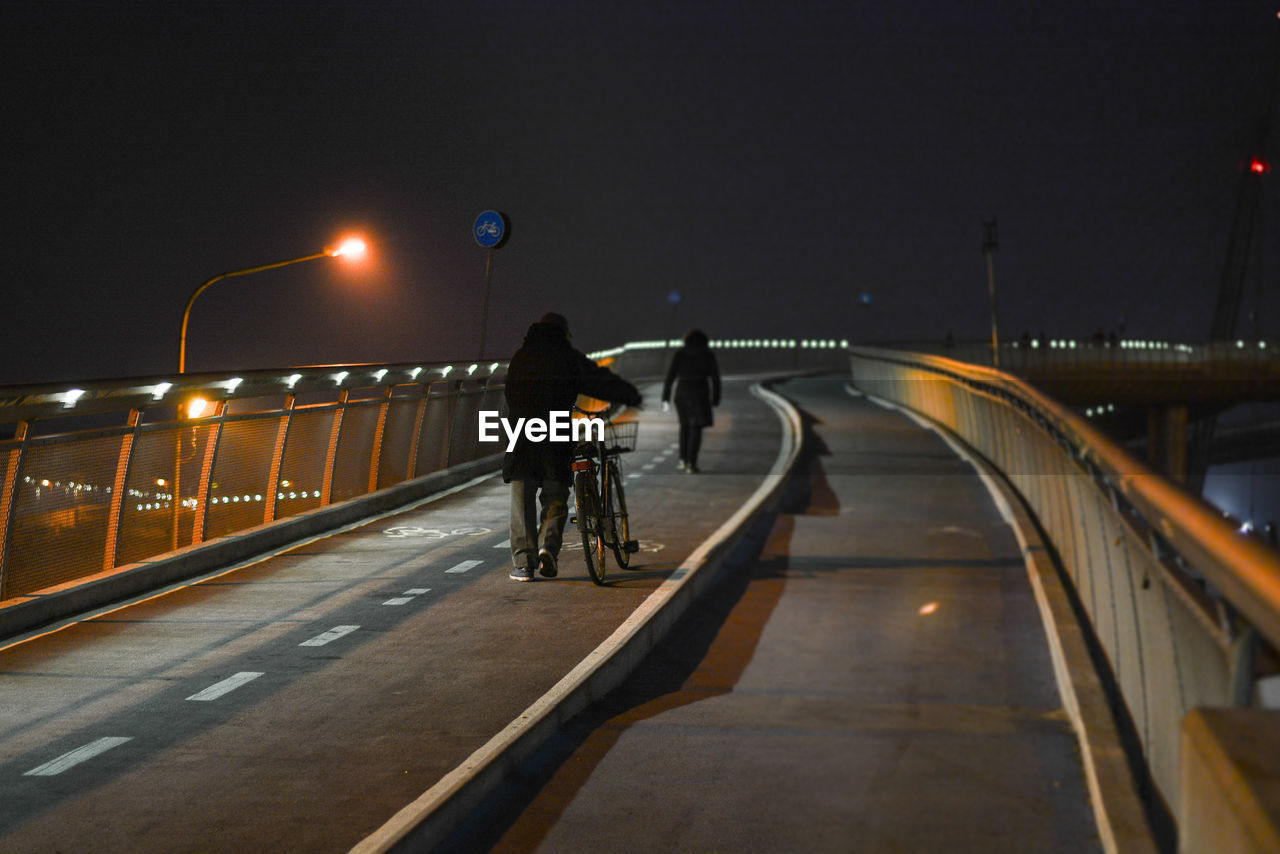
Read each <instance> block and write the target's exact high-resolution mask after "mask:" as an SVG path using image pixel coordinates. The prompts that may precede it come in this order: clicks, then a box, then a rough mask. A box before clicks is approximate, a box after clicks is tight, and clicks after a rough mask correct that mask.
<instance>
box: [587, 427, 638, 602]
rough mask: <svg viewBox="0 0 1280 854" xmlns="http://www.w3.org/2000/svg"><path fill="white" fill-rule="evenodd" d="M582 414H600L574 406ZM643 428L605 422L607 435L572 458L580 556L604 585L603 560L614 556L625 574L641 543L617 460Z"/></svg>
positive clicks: (592, 573) (590, 442)
mask: <svg viewBox="0 0 1280 854" xmlns="http://www.w3.org/2000/svg"><path fill="white" fill-rule="evenodd" d="M574 411H575V412H580V413H582V414H583V415H588V416H592V415H598V413H590V412H586V411H585V410H582V409H579V408H578V407H576V406H575V407H574ZM638 429H639V424H637V423H636V422H634V421H631V422H627V423H624V424H610V423H606V424H605V428H604V435H603V436H602V437H599V438H591V439H589V440H586V441H582V442H579V443H578V446H577V447H576V448H575V449H574V459H573V500H574V504H575V512H576V515H575V518H574V521H575V522H576V523H577V525H578V530H579V531H580V532H581V533H582V551H583V554H584V555H585V556H586V560H587V574H589V575H590V576H591V580H592V581H594V582H595V583H596V584H599V585H603V584H604V577H605V558H606V556H607V553H608V551H612V552H613V556H614V559H615V560H616V561H617V562H618V566H620V567H621V568H623V569H626V568H627V566H628V565H629V564H630V563H631V556H632V555H633V554H635V553H636V552H638V551H639V550H640V543H639V541H637V540H633V539H631V523H630V520H629V519H628V516H627V495H626V492H625V491H624V490H623V488H622V464H621V461H620V460H619V459H618V458H619V455H621V454H623V453H625V452H627V451H634V450H635V448H636V432H637V430H638Z"/></svg>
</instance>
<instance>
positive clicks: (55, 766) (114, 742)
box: [22, 735, 133, 777]
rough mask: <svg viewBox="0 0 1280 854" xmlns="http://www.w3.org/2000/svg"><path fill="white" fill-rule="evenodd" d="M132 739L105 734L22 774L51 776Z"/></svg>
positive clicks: (26, 775) (25, 775)
mask: <svg viewBox="0 0 1280 854" xmlns="http://www.w3.org/2000/svg"><path fill="white" fill-rule="evenodd" d="M132 740H133V737H132V736H120V735H116V736H106V737H103V738H99V739H97V740H96V741H91V742H89V743H88V744H86V745H84V746H83V747H77V748H76V749H75V750H71V751H68V752H66V753H64V754H62V755H61V756H59V757H58V758H57V759H51V760H50V761H48V762H46V763H44V764H43V765H38V766H36V767H35V768H32V769H31V770H30V771H28V772H26V773H25V774H23V775H22V776H24V777H53V776H56V775H58V774H61V773H62V772H63V771H66V770H67V769H69V768H74V767H75V766H77V765H79V764H80V763H81V762H87V761H88V760H90V759H92V758H94V757H95V756H99V755H101V754H103V753H106V752H107V751H108V750H111V749H112V748H114V747H119V746H120V745H122V744H124V743H125V742H126V741H132Z"/></svg>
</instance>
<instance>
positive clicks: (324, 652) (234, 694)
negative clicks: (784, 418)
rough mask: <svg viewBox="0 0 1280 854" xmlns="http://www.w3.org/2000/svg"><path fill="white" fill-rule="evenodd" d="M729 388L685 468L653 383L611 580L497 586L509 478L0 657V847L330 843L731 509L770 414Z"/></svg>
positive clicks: (343, 847)
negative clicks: (626, 566) (622, 555)
mask: <svg viewBox="0 0 1280 854" xmlns="http://www.w3.org/2000/svg"><path fill="white" fill-rule="evenodd" d="M748 386H749V382H748V381H747V380H745V379H731V380H729V381H728V382H727V383H726V392H725V396H724V405H723V406H722V407H721V409H719V410H717V424H716V426H715V427H714V428H713V429H712V430H709V431H708V433H707V438H706V442H705V446H704V449H703V453H702V458H701V460H700V462H701V465H702V469H703V470H704V473H703V474H699V475H687V474H684V473H680V472H678V471H677V470H676V457H675V454H674V450H673V448H674V443H675V441H676V425H675V420H674V417H673V416H672V415H665V414H663V413H661V411H660V408H659V407H658V404H657V400H656V396H655V391H656V389H655V388H654V387H653V386H649V387H648V388H646V389H645V391H646V393H647V408H646V409H645V410H644V411H642V412H640V413H639V414H638V419H639V420H640V422H641V426H640V431H639V437H640V439H639V442H640V444H639V447H638V449H637V450H636V451H635V452H634V453H632V454H629V455H627V456H626V457H625V458H624V469H625V471H626V472H627V479H626V489H627V497H628V504H629V507H630V510H631V516H632V531H633V535H634V536H636V537H638V539H639V540H640V542H641V551H640V552H639V553H638V554H637V555H635V556H634V558H633V563H632V570H631V571H625V572H624V571H620V570H617V569H616V568H613V569H612V576H611V579H610V583H609V585H608V586H607V587H598V586H596V585H593V584H592V583H591V581H590V580H589V578H588V577H587V575H586V571H585V566H584V565H583V563H582V555H581V545H580V540H579V539H578V538H577V536H576V529H575V528H574V527H573V526H572V525H571V526H570V527H569V529H568V530H567V532H566V542H567V543H568V544H570V545H569V547H567V548H566V551H565V553H564V554H563V555H562V560H561V572H560V575H559V577H558V578H556V579H554V580H539V581H537V582H535V583H516V582H513V581H511V580H510V579H509V578H508V577H507V573H508V570H509V567H510V555H509V552H508V551H507V548H506V543H507V541H508V530H507V524H508V497H507V488H506V486H505V485H504V484H503V483H502V482H501V479H500V478H499V477H496V476H495V477H489V478H485V479H481V480H479V481H477V482H474V483H472V484H470V485H467V486H465V487H464V488H459V489H456V490H454V491H451V492H449V493H447V494H444V495H442V496H438V497H435V498H433V499H431V500H428V501H426V502H422V503H419V504H417V505H415V506H413V507H411V508H407V509H404V510H401V511H397V512H395V513H392V514H388V515H385V516H382V517H379V518H377V519H374V520H371V521H368V522H366V523H363V524H360V525H356V526H352V527H349V528H347V529H345V530H342V531H340V532H337V533H334V534H331V535H328V536H324V537H319V538H315V539H312V540H310V541H307V542H305V543H301V544H297V545H295V546H293V547H290V548H287V549H283V550H280V551H278V552H276V553H273V554H271V555H266V556H262V557H260V558H258V559H254V560H252V561H246V562H245V563H243V564H241V565H237V566H235V567H230V568H227V569H226V570H224V571H220V572H219V573H216V574H212V575H210V576H207V577H205V578H203V579H201V580H198V581H195V582H191V583H187V584H183V585H180V586H177V587H175V588H173V589H171V590H168V591H165V592H163V593H160V594H157V595H154V596H151V597H147V598H144V599H142V600H140V601H137V602H134V603H130V604H127V605H125V606H121V607H117V608H114V609H110V610H103V611H100V612H96V613H94V614H90V615H85V616H84V617H83V618H81V619H78V620H75V621H73V622H71V623H70V624H68V625H66V626H63V627H60V628H58V629H56V630H52V631H49V632H46V633H43V634H40V635H37V636H33V637H28V638H22V639H18V640H16V641H13V642H10V643H9V644H8V645H7V646H5V647H4V648H3V649H0V697H3V700H2V701H0V851H21V852H44V851H49V852H54V851H95V852H112V851H129V852H146V851H165V852H171V851H200V852H216V851H236V852H244V851H317V852H327V851H347V850H349V849H350V848H351V847H352V846H353V845H354V844H356V843H357V842H359V841H360V840H362V839H364V838H365V837H366V836H367V835H369V834H370V833H373V832H374V831H376V830H377V829H378V828H379V827H381V826H382V825H383V824H384V823H385V822H386V821H387V820H388V819H389V818H390V817H391V816H393V815H394V814H395V813H396V812H397V811H398V810H399V809H401V808H402V807H404V806H405V805H406V804H408V803H410V802H412V801H413V800H414V799H415V798H417V797H418V796H419V795H420V794H421V793H422V792H424V791H426V790H427V789H428V788H430V787H431V786H432V785H433V784H434V783H435V782H436V781H438V780H439V779H440V778H441V777H442V776H444V775H445V774H447V773H448V772H449V771H450V770H452V769H453V768H455V767H456V766H457V765H458V763H460V762H461V761H463V760H464V759H465V758H466V757H468V756H469V755H471V753H472V752H473V751H474V750H476V749H477V748H478V747H480V746H481V745H483V744H485V743H486V742H487V741H488V740H489V739H490V738H491V737H492V736H493V735H494V734H495V733H496V732H498V731H500V730H501V729H502V728H503V727H505V726H506V725H508V724H509V723H510V722H511V721H512V720H513V719H515V718H516V717H517V716H518V715H519V714H520V713H521V711H522V710H524V709H526V708H527V707H528V706H529V705H530V704H531V703H532V702H534V701H535V700H536V699H537V698H539V697H541V696H542V695H543V694H544V693H545V692H546V691H547V690H548V689H549V688H550V687H551V686H553V685H554V684H555V683H556V682H557V681H558V680H559V679H560V678H561V677H562V676H564V674H565V673H567V672H568V671H569V670H570V669H572V668H573V667H574V666H575V665H576V664H577V663H578V662H579V661H581V660H582V659H583V658H584V656H586V655H587V654H588V653H590V652H591V651H592V650H593V649H595V648H596V647H597V645H599V644H600V643H601V641H602V640H604V639H605V638H607V637H608V636H609V635H610V634H611V633H612V632H613V631H614V630H615V629H616V628H617V627H618V626H619V624H621V623H622V622H623V621H624V620H625V619H626V618H627V616H628V615H630V614H631V613H632V612H633V611H634V610H635V609H636V608H637V607H638V606H639V605H640V604H641V603H643V602H644V600H645V598H646V597H647V596H648V595H649V594H650V593H651V592H652V591H653V590H655V589H656V588H657V587H658V586H659V585H660V584H662V582H663V581H664V580H665V579H666V578H667V577H669V576H670V575H671V574H672V573H673V571H674V570H675V569H676V568H677V567H679V566H680V564H681V563H682V562H683V561H684V560H685V559H686V558H687V557H688V556H689V555H690V554H691V553H693V552H694V551H695V550H696V548H697V547H698V545H699V544H701V543H702V542H703V541H704V540H705V539H706V538H707V537H708V536H710V535H711V534H712V533H713V532H714V531H716V530H717V528H719V527H720V526H721V525H722V524H723V523H724V522H725V520H727V519H729V518H730V517H732V516H733V515H734V513H735V512H736V511H737V510H738V509H739V507H741V506H742V504H743V502H744V501H746V500H747V499H748V498H749V497H750V496H751V495H752V494H753V492H754V491H755V490H756V489H757V487H758V486H759V485H760V483H761V482H762V480H763V478H764V475H765V474H766V473H767V472H768V471H769V469H770V466H771V465H772V464H773V462H774V460H775V458H776V456H777V454H778V448H779V445H780V442H781V438H782V425H781V423H780V422H779V419H778V417H777V416H776V415H775V414H774V412H773V411H772V410H771V409H770V408H769V407H768V406H767V405H766V404H765V403H763V402H762V401H760V400H758V399H756V398H754V397H752V396H751V395H750V394H748Z"/></svg>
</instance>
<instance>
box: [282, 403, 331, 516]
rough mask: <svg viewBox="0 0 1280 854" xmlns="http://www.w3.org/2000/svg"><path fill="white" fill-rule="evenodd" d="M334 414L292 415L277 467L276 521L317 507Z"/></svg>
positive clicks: (302, 411)
mask: <svg viewBox="0 0 1280 854" xmlns="http://www.w3.org/2000/svg"><path fill="white" fill-rule="evenodd" d="M337 414H338V413H337V410H336V409H319V410H307V409H299V410H295V411H294V413H293V418H292V419H291V420H290V421H289V435H288V437H287V438H286V439H285V446H284V459H283V460H282V461H281V463H280V489H279V491H278V492H277V493H276V518H281V517H284V516H292V515H293V514H295V513H302V512H304V511H306V510H311V509H314V508H316V507H319V506H320V494H321V493H320V491H321V489H322V488H323V486H324V466H325V458H326V457H327V456H328V453H329V437H330V435H331V434H332V431H333V419H334V418H335V417H336V416H337Z"/></svg>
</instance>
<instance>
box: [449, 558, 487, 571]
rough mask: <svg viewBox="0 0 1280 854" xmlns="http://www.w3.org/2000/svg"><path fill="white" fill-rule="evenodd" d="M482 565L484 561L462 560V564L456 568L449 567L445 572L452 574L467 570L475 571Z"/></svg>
mask: <svg viewBox="0 0 1280 854" xmlns="http://www.w3.org/2000/svg"><path fill="white" fill-rule="evenodd" d="M482 563H484V561H482V560H464V561H463V562H462V563H460V564H458V565H457V566H455V567H451V568H450V569H446V570H445V572H453V573H458V572H466V571H467V570H471V569H475V568H476V567H477V566H479V565H480V564H482Z"/></svg>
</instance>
